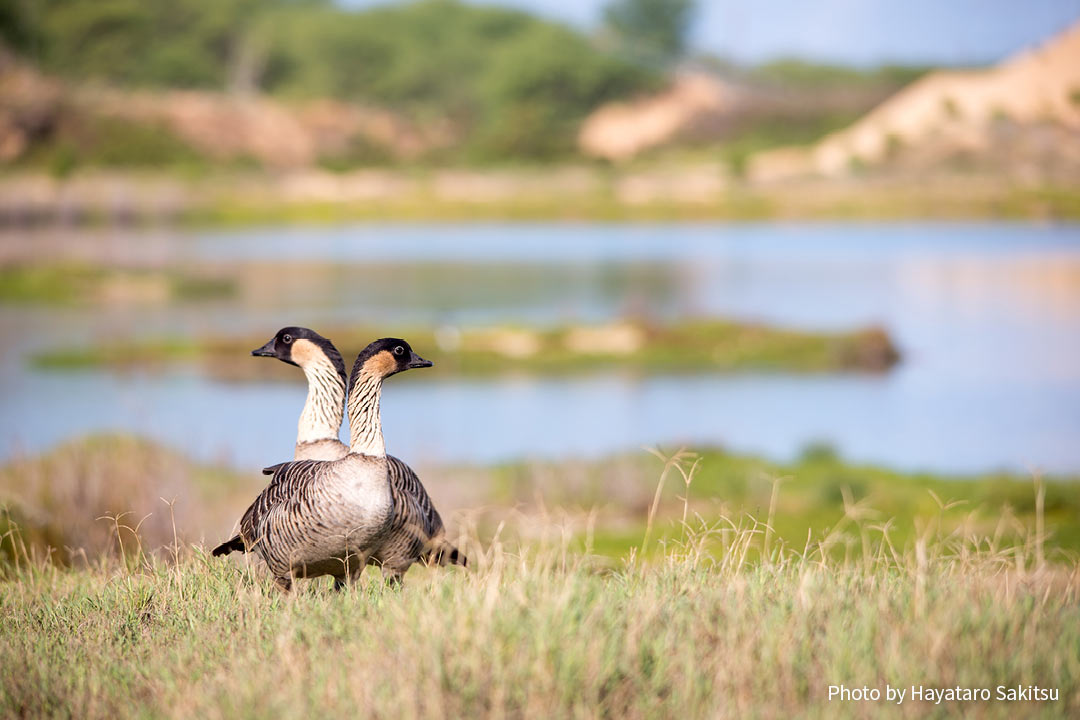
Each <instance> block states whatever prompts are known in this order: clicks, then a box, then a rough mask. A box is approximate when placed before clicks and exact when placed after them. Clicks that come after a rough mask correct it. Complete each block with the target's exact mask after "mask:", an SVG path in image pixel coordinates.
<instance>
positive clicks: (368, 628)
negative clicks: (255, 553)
mask: <svg viewBox="0 0 1080 720" xmlns="http://www.w3.org/2000/svg"><path fill="white" fill-rule="evenodd" d="M715 532H716V528H701V529H698V530H695V531H689V530H686V531H684V532H682V533H681V540H680V542H678V543H670V544H668V546H667V547H666V549H665V551H664V553H663V554H662V555H661V556H658V557H656V558H654V559H653V560H652V561H650V562H647V563H643V562H641V561H640V560H635V559H634V556H633V554H631V555H629V556H626V557H624V558H622V559H621V560H620V562H619V564H618V565H617V566H616V567H614V568H612V567H611V566H610V565H609V564H607V563H597V562H595V561H594V559H593V558H592V557H591V556H590V555H589V554H588V553H587V552H581V551H575V550H574V549H573V548H572V547H571V546H570V544H569V543H568V542H567V541H566V536H565V534H564V533H561V532H560V530H559V528H558V527H553V528H551V529H550V531H549V532H547V533H544V534H542V535H541V536H540V537H538V538H536V539H534V540H532V541H530V542H528V543H524V544H504V543H503V542H501V541H500V539H499V537H498V536H496V537H494V538H491V537H489V538H488V539H486V540H485V541H479V540H477V539H476V538H475V537H473V538H471V539H469V540H468V541H467V542H466V543H465V544H466V546H467V547H468V548H469V557H470V559H471V560H472V566H471V567H470V568H469V569H465V570H462V569H457V568H454V569H424V568H420V569H416V570H414V571H412V572H411V573H410V574H409V576H408V578H407V581H406V584H405V586H404V587H403V588H401V589H391V588H388V587H385V586H384V585H383V584H382V582H381V580H379V579H377V578H376V575H377V574H376V573H367V574H365V580H364V581H363V582H361V583H360V584H359V585H358V586H355V587H353V588H351V589H349V590H346V591H344V592H341V593H335V592H333V591H332V590H331V589H330V586H329V584H328V583H327V582H325V580H324V581H310V582H306V583H301V584H300V586H299V589H298V590H297V591H296V592H295V593H294V594H293V595H291V596H283V595H281V594H280V593H278V592H277V591H276V590H274V589H273V588H272V586H271V584H270V582H269V581H268V579H267V578H266V577H265V576H264V575H263V573H262V572H260V569H259V568H258V567H257V566H256V565H255V564H250V565H245V564H237V563H235V562H232V561H226V560H222V559H214V558H210V557H209V556H208V555H207V554H206V552H205V551H204V550H203V549H202V548H200V547H190V546H181V545H177V546H174V547H173V548H167V549H165V550H163V551H162V552H161V553H159V554H158V555H157V556H156V557H151V556H144V555H139V554H134V553H131V554H129V555H128V556H127V558H126V561H124V562H121V561H120V560H119V559H117V558H115V557H112V558H103V559H101V560H98V561H95V562H92V563H90V564H88V565H86V566H84V567H81V568H79V569H67V570H63V569H59V568H58V567H56V566H54V565H51V564H49V563H47V562H45V563H43V562H41V561H40V560H38V561H35V560H34V559H33V557H32V556H31V555H29V554H27V555H24V556H22V557H20V561H19V565H18V566H17V567H14V568H12V567H9V568H8V570H7V572H6V574H5V577H4V580H3V581H2V582H0V628H2V629H0V664H2V665H3V667H4V668H6V669H7V671H5V672H4V673H3V674H2V675H0V716H4V717H43V716H52V717H82V718H105V717H207V718H225V717H228V718H247V717H250V718H265V717H268V716H270V717H278V716H293V717H297V716H300V717H302V716H307V715H310V714H312V713H316V712H317V713H318V714H320V715H323V714H326V715H341V716H351V715H355V714H357V713H360V714H361V716H363V717H373V718H384V717H385V718H439V717H449V718H454V717H537V718H551V717H627V718H650V717H684V718H712V717H735V716H737V717H763V718H787V717H809V718H818V717H820V718H826V717H829V718H832V717H878V716H884V717H980V718H984V717H985V718H1016V717H1047V718H1050V717H1055V718H1056V717H1065V716H1069V715H1073V714H1075V713H1077V712H1080V656H1078V654H1077V647H1080V566H1078V565H1077V564H1075V563H1069V564H1065V565H1052V566H1044V565H1040V551H1039V548H1038V543H1032V544H1030V545H1029V546H1028V547H1027V548H1026V549H1024V550H1017V551H1010V552H994V551H992V550H990V549H988V548H987V547H985V546H984V547H983V549H981V550H973V549H972V548H971V547H969V546H968V542H967V540H968V539H966V538H962V537H958V536H950V535H942V534H934V535H927V536H924V537H922V538H921V539H920V540H919V542H918V543H917V544H916V545H915V546H914V547H913V548H912V550H910V551H907V552H894V550H893V548H891V547H890V546H889V545H888V544H887V543H885V542H883V541H880V540H877V541H869V543H868V544H867V545H866V546H864V547H862V548H861V550H860V552H858V553H856V555H855V556H853V557H852V558H849V559H848V560H846V561H843V560H836V559H834V558H833V555H832V554H831V553H829V552H828V551H823V550H822V547H823V546H821V545H816V544H810V545H808V546H807V547H806V549H805V550H800V551H795V550H793V549H787V548H784V547H783V546H781V545H779V544H774V545H772V546H771V547H770V538H769V535H768V533H767V532H765V531H763V530H762V529H761V528H758V529H744V530H741V531H738V532H736V533H734V534H729V535H728V536H727V540H726V542H725V544H724V546H723V547H722V548H720V549H718V550H715V551H709V550H708V549H707V548H708V547H709V546H711V545H713V544H714V543H713V540H714V534H715ZM863 542H866V541H865V538H864V540H863ZM751 557H757V559H756V560H751V559H750V558H751ZM13 669H18V671H12V670H13ZM839 685H843V686H845V687H847V688H849V689H850V688H860V689H861V688H864V687H866V688H876V689H878V691H879V692H880V693H881V696H882V699H880V700H878V701H863V702H858V701H853V700H841V699H837V698H833V699H830V695H829V689H830V686H839ZM913 685H914V686H919V687H922V688H936V689H940V688H953V687H957V686H959V687H961V688H986V689H987V690H988V692H990V693H991V699H990V700H980V701H975V702H944V703H942V704H934V703H931V702H926V701H917V700H913V699H911V697H910V692H911V691H910V689H909V688H911V687H912V686H913ZM1035 685H1037V686H1039V687H1040V688H1049V689H1050V690H1051V691H1052V692H1053V693H1054V694H1053V695H1052V696H1050V697H1053V698H1056V699H1047V700H1043V701H1033V700H1025V701H1013V702H1010V701H1006V700H1001V699H998V698H999V692H1002V691H999V690H998V688H999V686H1000V687H1002V688H1010V689H1011V688H1016V687H1018V686H1020V687H1022V688H1024V689H1025V690H1026V689H1027V688H1029V687H1030V686H1035ZM886 686H891V687H894V688H897V687H899V688H904V689H905V690H907V693H908V698H907V699H906V700H905V701H904V702H903V703H902V704H900V705H899V706H897V705H894V704H892V702H889V701H887V700H885V699H884V697H885V692H886ZM893 702H895V701H893Z"/></svg>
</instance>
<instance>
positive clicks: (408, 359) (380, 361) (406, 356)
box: [353, 338, 433, 378]
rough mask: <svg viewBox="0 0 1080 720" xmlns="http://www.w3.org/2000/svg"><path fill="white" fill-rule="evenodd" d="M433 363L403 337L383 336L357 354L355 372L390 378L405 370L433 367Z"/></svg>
mask: <svg viewBox="0 0 1080 720" xmlns="http://www.w3.org/2000/svg"><path fill="white" fill-rule="evenodd" d="M432 364H433V363H432V362H431V361H430V360H425V359H424V358H422V357H420V356H419V355H417V354H416V352H415V351H414V350H413V349H412V346H410V345H409V343H407V342H405V341H404V340H402V339H401V338H381V339H379V340H376V341H375V342H373V343H371V344H370V345H368V346H367V347H366V348H364V349H363V350H362V351H361V352H360V354H359V355H357V356H356V365H355V366H354V367H353V373H354V375H355V374H359V373H364V374H368V375H374V376H376V377H379V378H388V377H390V376H391V375H396V374H397V373H399V372H404V371H405V370H412V369H414V368H426V367H431V366H432Z"/></svg>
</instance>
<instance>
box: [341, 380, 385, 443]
mask: <svg viewBox="0 0 1080 720" xmlns="http://www.w3.org/2000/svg"><path fill="white" fill-rule="evenodd" d="M381 395H382V376H381V375H380V374H378V373H375V372H371V371H370V370H369V369H368V368H366V367H365V368H363V369H361V371H360V375H359V377H357V378H356V382H355V383H354V384H353V388H352V393H351V394H350V395H349V452H352V453H360V454H363V455H374V456H377V457H378V456H383V455H386V444H385V443H384V442H383V433H382V420H381V419H380V417H379V398H380V396H381Z"/></svg>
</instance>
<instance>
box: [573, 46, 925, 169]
mask: <svg viewBox="0 0 1080 720" xmlns="http://www.w3.org/2000/svg"><path fill="white" fill-rule="evenodd" d="M901 70H902V69H893V68H888V69H883V70H880V71H877V70H876V71H867V72H860V71H857V70H851V69H847V68H834V67H831V66H822V65H813V64H808V63H801V62H796V61H785V62H782V63H774V64H771V65H768V66H762V67H759V68H738V67H734V66H728V67H723V68H717V69H707V68H705V69H693V70H687V71H684V72H681V73H679V74H677V75H676V76H675V77H674V78H673V79H672V80H671V82H670V84H669V86H668V87H667V88H666V89H665V90H663V91H661V92H658V93H654V94H649V95H642V96H639V97H637V98H634V99H631V100H619V101H614V102H611V103H607V104H605V105H602V106H600V107H599V108H597V109H596V110H595V111H593V112H592V113H591V114H590V115H589V116H588V117H587V118H585V120H584V122H583V123H582V126H581V130H580V132H579V133H578V149H579V150H580V151H581V153H582V154H584V155H586V156H589V157H597V158H604V159H607V160H613V161H616V162H621V161H626V160H629V159H631V158H634V157H637V156H640V155H642V154H643V153H647V152H649V151H652V150H655V149H658V148H660V149H662V148H667V147H675V148H677V147H686V146H690V147H706V148H711V149H717V150H719V151H720V153H721V156H722V157H723V159H725V160H727V161H728V162H729V163H732V164H739V161H740V159H741V156H742V155H743V154H745V153H746V152H747V151H756V150H760V149H762V148H764V147H773V146H778V145H784V144H787V143H793V142H810V141H813V140H816V139H817V138H819V137H821V136H823V135H825V134H826V133H827V132H829V131H831V130H834V129H836V128H838V127H843V126H844V125H845V124H847V123H849V122H850V121H851V120H853V119H854V118H856V117H858V116H859V115H861V114H862V113H864V112H866V111H867V110H869V109H870V108H872V107H873V106H874V105H876V104H877V103H879V102H881V101H882V100H883V99H885V98H886V97H888V96H889V95H890V94H892V93H893V92H895V91H896V90H897V88H899V87H901V86H902V85H903V84H904V83H905V82H906V81H908V80H909V79H910V73H906V72H902V71H901ZM736 169H738V168H736Z"/></svg>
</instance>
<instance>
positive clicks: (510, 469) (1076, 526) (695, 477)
mask: <svg viewBox="0 0 1080 720" xmlns="http://www.w3.org/2000/svg"><path fill="white" fill-rule="evenodd" d="M695 460H696V461H697V466H696V468H694V471H693V473H692V475H691V482H690V484H689V486H687V484H686V483H685V482H684V479H683V477H682V476H681V475H680V474H679V473H677V472H675V471H672V472H670V473H669V475H668V477H667V479H666V482H665V485H664V488H663V491H662V493H661V494H660V503H659V505H658V512H657V518H658V520H657V525H656V533H655V535H654V538H656V539H657V540H661V541H663V540H665V539H666V540H669V541H671V540H677V539H679V538H680V537H681V536H682V534H683V532H684V528H683V527H682V525H681V519H682V517H683V512H684V509H685V510H686V511H687V517H688V519H690V520H691V522H692V523H693V524H695V525H696V524H697V518H700V519H702V520H704V521H706V522H707V523H709V524H715V523H716V520H717V518H718V517H723V518H726V522H724V523H720V525H719V526H720V527H729V528H730V527H733V526H741V527H753V526H754V525H755V523H761V524H762V525H760V526H759V527H758V529H759V530H760V531H762V532H764V524H765V523H770V512H771V513H772V517H771V528H772V533H774V536H775V537H776V538H779V539H781V540H783V541H784V542H785V543H787V544H788V546H789V547H792V548H795V549H798V550H801V549H802V548H803V544H804V543H805V542H806V540H807V534H808V532H809V533H812V534H813V537H814V538H815V539H821V538H822V537H825V536H826V535H827V534H828V533H829V532H830V531H832V530H833V529H836V528H838V527H842V528H845V529H846V530H848V531H854V535H855V536H857V535H858V534H859V533H860V532H865V533H867V534H871V535H872V536H873V538H874V540H875V542H876V541H879V540H880V539H881V537H882V534H883V533H887V534H888V536H889V538H890V540H891V541H892V543H893V544H894V545H895V547H896V549H897V550H898V551H900V550H903V549H905V548H906V549H910V548H911V547H912V546H913V544H914V542H915V540H916V538H917V537H918V536H919V534H920V532H925V531H927V530H934V531H935V532H941V533H943V534H949V533H954V532H957V531H958V530H959V531H960V535H961V536H963V537H973V536H979V537H984V538H992V539H995V540H996V541H997V542H999V547H1000V546H1010V545H1013V544H1015V543H1018V542H1020V543H1023V542H1025V541H1027V540H1030V531H1031V530H1032V529H1033V528H1035V526H1036V523H1035V518H1036V515H1037V511H1038V510H1039V507H1040V505H1041V509H1042V515H1043V519H1044V522H1045V538H1044V540H1045V541H1046V544H1047V547H1048V548H1051V549H1056V550H1062V551H1066V552H1068V553H1071V554H1073V555H1075V553H1077V552H1080V493H1078V492H1077V487H1078V485H1077V483H1078V482H1080V478H1077V477H1075V476H1072V477H1053V478H1043V477H1038V476H1022V475H1018V474H1015V473H1009V472H990V473H982V474H977V475H948V474H942V473H929V472H907V471H902V470H892V469H886V468H882V467H878V466H874V465H868V464H860V463H852V462H848V461H846V460H844V459H843V458H841V457H839V456H838V455H837V454H836V453H835V452H834V451H833V450H832V449H831V448H830V447H829V446H827V445H822V444H813V445H809V446H807V447H806V448H805V449H804V451H803V452H802V454H801V455H800V457H798V458H796V459H795V460H793V461H790V462H772V461H769V460H765V459H763V458H760V457H755V456H752V455H741V454H734V453H730V452H726V451H724V450H722V449H717V448H712V449H705V450H703V451H701V452H699V453H696V454H695V455H694V456H693V457H692V458H691V459H688V460H687V461H685V462H684V463H683V467H684V468H685V469H688V470H689V468H690V466H691V465H692V462H693V461H695ZM662 467H663V465H662V463H660V462H659V461H658V460H657V459H655V458H651V457H649V456H648V455H645V454H644V453H640V454H634V455H629V456H616V457H610V458H605V459H604V460H601V461H590V462H583V463H582V462H578V463H574V462H564V463H546V464H545V463H508V464H504V465H499V466H496V467H494V468H492V469H491V471H490V472H491V475H492V480H491V483H492V487H493V493H494V495H495V498H496V500H497V501H498V502H500V503H504V504H507V505H520V504H522V503H528V502H530V501H531V500H533V499H534V498H535V497H536V496H537V495H538V494H542V496H543V497H544V501H545V502H546V503H550V504H551V505H552V506H560V505H569V506H572V507H579V508H588V507H591V506H594V505H595V506H597V507H599V508H606V509H607V512H608V515H607V522H604V520H603V518H604V517H605V516H604V515H601V516H600V517H601V519H600V520H598V521H597V527H596V531H595V535H594V543H595V549H596V550H597V551H598V552H602V553H610V554H612V555H618V554H621V553H625V552H626V551H627V550H628V549H629V548H631V547H634V546H640V545H641V542H642V536H643V533H644V529H645V524H646V515H647V513H646V510H647V508H648V507H649V505H650V504H651V503H652V501H653V499H654V491H655V489H656V487H657V478H658V477H659V476H660V473H661V471H662ZM774 489H775V502H774ZM1040 494H1041V495H1042V496H1041V498H1040ZM684 499H685V503H684ZM620 502H622V503H626V504H628V505H629V506H630V508H627V507H617V506H618V504H619V503H620ZM631 508H632V509H633V511H632V512H630V515H629V516H627V510H628V509H631ZM770 508H771V510H770ZM728 523H730V524H728ZM653 550H659V548H658V547H654V548H653ZM839 550H840V552H841V553H842V552H843V551H844V548H843V547H842V546H841V547H840V548H839ZM1056 557H1058V558H1059V559H1061V558H1062V557H1064V556H1062V555H1057V556H1056Z"/></svg>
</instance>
